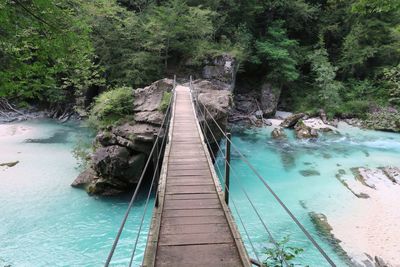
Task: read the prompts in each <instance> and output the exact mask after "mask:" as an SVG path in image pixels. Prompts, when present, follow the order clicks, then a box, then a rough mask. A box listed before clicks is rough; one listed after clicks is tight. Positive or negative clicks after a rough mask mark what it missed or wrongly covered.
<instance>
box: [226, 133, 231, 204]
mask: <svg viewBox="0 0 400 267" xmlns="http://www.w3.org/2000/svg"><path fill="white" fill-rule="evenodd" d="M230 166H231V133H226V144H225V203H226V205H229V183H230Z"/></svg>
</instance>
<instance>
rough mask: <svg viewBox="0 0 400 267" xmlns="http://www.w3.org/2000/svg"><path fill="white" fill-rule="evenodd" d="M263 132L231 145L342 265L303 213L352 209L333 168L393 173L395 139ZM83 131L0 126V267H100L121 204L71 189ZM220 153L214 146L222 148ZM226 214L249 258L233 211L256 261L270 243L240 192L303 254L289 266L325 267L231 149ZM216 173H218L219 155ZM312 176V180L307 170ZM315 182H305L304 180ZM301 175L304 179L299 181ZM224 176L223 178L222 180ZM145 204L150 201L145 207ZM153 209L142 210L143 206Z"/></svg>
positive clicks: (345, 132)
mask: <svg viewBox="0 0 400 267" xmlns="http://www.w3.org/2000/svg"><path fill="white" fill-rule="evenodd" d="M271 130H272V128H263V129H258V130H244V131H236V132H234V135H233V142H234V144H235V145H236V146H237V147H238V148H239V150H240V151H241V152H242V153H243V154H244V156H245V157H247V159H248V160H249V161H250V162H251V164H253V165H254V166H255V167H256V169H257V170H258V171H259V172H260V173H261V175H262V176H263V177H264V178H265V179H266V180H267V182H268V183H269V184H270V185H271V187H272V188H273V189H274V190H275V191H276V193H277V194H278V195H279V197H280V198H281V199H282V200H283V201H284V202H285V204H286V205H287V206H288V207H289V208H290V209H291V210H292V212H293V213H294V214H295V215H296V216H297V218H298V219H299V220H300V221H301V222H302V223H303V224H304V226H305V227H306V228H307V229H308V230H309V231H310V232H311V234H312V235H313V236H314V237H315V239H316V240H317V242H319V243H320V244H321V246H322V247H323V248H324V249H325V250H326V251H327V252H328V254H329V255H330V256H331V257H332V258H333V260H334V261H335V263H336V264H337V265H338V266H347V265H348V261H347V259H346V257H345V256H343V252H342V251H341V250H340V249H338V247H337V246H335V244H334V242H332V240H330V239H329V238H326V237H324V235H322V234H321V233H320V232H319V231H318V230H317V228H316V226H315V224H313V222H312V220H311V217H310V213H311V212H315V213H322V214H325V215H326V216H327V218H328V221H329V220H330V218H334V217H335V216H336V215H337V216H339V215H340V216H342V215H343V210H346V211H349V209H350V210H351V208H352V205H354V203H356V202H355V201H356V200H355V197H354V195H352V194H351V193H350V192H349V190H348V189H347V188H345V187H344V186H343V185H342V184H341V183H340V182H339V181H338V180H337V179H336V178H335V174H336V173H337V172H338V170H339V169H344V170H345V171H347V172H349V171H350V168H352V167H359V166H369V167H379V166H386V165H390V164H392V165H397V166H399V165H400V160H399V157H398V155H399V153H400V135H397V134H392V133H382V132H374V131H363V130H359V129H356V128H352V127H349V126H345V125H342V126H340V127H339V130H340V131H341V133H342V134H341V135H326V136H323V137H321V138H320V139H319V140H318V141H316V142H310V141H299V140H296V139H295V138H294V137H293V133H291V132H290V131H288V134H289V140H288V141H284V142H276V141H274V140H272V139H271V138H270V132H271ZM92 136H93V135H92V134H91V133H90V131H89V130H88V129H86V128H84V127H82V126H81V125H80V124H78V123H69V124H59V123H56V122H54V121H51V120H38V121H30V122H22V123H14V124H7V125H0V163H3V162H12V161H17V160H18V161H19V163H18V164H17V165H15V166H14V167H0V183H1V184H0V266H9V265H11V266H101V265H102V264H104V261H105V259H106V258H107V254H108V252H109V250H110V248H111V246H112V242H113V239H114V237H115V235H116V232H117V230H118V227H119V224H120V222H121V219H122V217H123V215H124V212H125V210H126V207H127V205H128V201H129V196H126V197H119V198H115V197H114V198H96V197H90V196H88V195H87V194H86V192H84V191H83V190H80V189H75V188H72V187H70V184H71V182H72V181H73V179H74V178H75V177H76V176H77V175H78V173H79V165H78V161H77V159H75V158H74V157H73V154H72V150H73V149H74V147H76V145H77V144H78V145H81V144H82V143H88V142H90V139H91V138H92ZM222 145H223V144H222ZM232 156H233V158H232V166H233V169H235V170H234V171H232V178H231V189H230V191H231V202H230V206H231V209H232V210H233V214H234V216H235V219H236V220H237V223H238V225H239V229H240V230H241V231H242V234H243V239H244V241H245V244H246V247H247V248H248V249H249V251H252V249H251V245H250V242H249V241H248V240H247V238H246V233H245V231H244V228H243V227H242V226H241V224H240V222H239V217H238V216H239V215H238V213H237V212H236V211H235V209H234V206H233V203H235V204H236V206H237V207H238V210H239V214H240V216H241V218H242V219H243V221H244V225H245V228H246V230H247V231H248V233H249V236H250V239H251V240H252V242H253V245H254V247H255V249H256V253H257V255H254V254H253V253H252V252H251V253H250V254H251V255H252V257H257V256H258V257H260V258H261V259H264V258H265V255H264V254H263V252H264V251H265V247H270V246H271V242H270V240H269V238H268V235H267V233H266V232H265V229H264V227H263V226H262V223H260V220H259V218H258V216H257V214H256V213H255V212H254V211H253V209H252V207H251V204H250V203H249V201H248V200H247V197H246V195H245V194H244V193H243V190H244V191H246V192H247V193H248V195H249V198H250V199H251V201H252V203H253V204H254V205H255V207H257V210H258V212H259V215H260V217H261V218H262V219H263V222H264V223H265V224H266V226H268V228H269V229H270V231H271V234H272V235H273V238H274V239H276V240H278V241H279V240H282V239H283V238H284V237H285V236H289V240H290V241H289V243H288V244H289V245H290V246H295V247H302V248H304V249H305V251H304V252H303V253H302V254H300V256H298V257H297V260H296V262H299V263H307V264H308V265H309V266H318V267H319V266H328V265H327V264H325V262H324V260H323V258H322V257H321V255H320V254H319V253H318V251H317V250H316V249H314V248H313V247H312V246H311V244H310V242H308V241H307V240H306V238H305V237H304V235H303V234H302V233H301V232H300V230H299V229H298V228H297V226H296V225H295V224H294V223H293V222H292V221H291V220H290V218H289V217H288V215H287V214H286V213H285V212H284V210H283V209H282V208H281V207H280V206H279V205H278V204H277V202H276V201H275V200H274V199H273V198H272V197H271V194H269V193H268V192H267V191H266V190H265V187H264V186H263V184H262V183H261V182H260V181H259V180H258V178H257V177H256V176H255V175H254V174H253V172H252V171H251V170H250V169H249V167H248V166H247V165H246V164H245V163H244V162H243V161H242V160H240V155H239V154H238V153H237V152H235V151H234V149H233V151H232ZM219 157H220V159H219V160H218V161H217V163H216V166H217V169H218V168H219V169H221V168H222V162H221V155H219ZM315 171H318V172H319V175H316V172H315ZM310 173H311V174H314V176H309V174H310ZM304 175H306V176H304ZM221 176H223V175H221ZM151 201H153V200H151ZM144 202H145V196H144V195H141V196H140V197H139V201H138V202H137V204H136V206H135V207H134V209H133V210H134V212H133V213H132V214H131V215H130V217H129V219H128V223H127V228H126V230H125V231H124V232H123V235H122V238H121V241H120V244H119V246H118V247H117V251H116V254H115V256H114V260H113V262H112V263H113V264H112V266H127V263H128V262H129V258H130V253H131V251H132V248H133V245H134V240H135V238H136V234H137V231H138V226H139V222H140V219H141V216H142V212H143V206H144ZM152 204H153V203H150V204H149V207H152ZM150 217H151V208H150V209H149V210H148V211H147V212H146V216H145V227H144V229H143V231H142V234H141V237H140V239H139V244H138V250H137V252H136V254H135V264H136V266H137V264H139V263H140V262H141V257H142V256H143V252H144V248H145V244H146V236H147V232H148V226H149V223H150Z"/></svg>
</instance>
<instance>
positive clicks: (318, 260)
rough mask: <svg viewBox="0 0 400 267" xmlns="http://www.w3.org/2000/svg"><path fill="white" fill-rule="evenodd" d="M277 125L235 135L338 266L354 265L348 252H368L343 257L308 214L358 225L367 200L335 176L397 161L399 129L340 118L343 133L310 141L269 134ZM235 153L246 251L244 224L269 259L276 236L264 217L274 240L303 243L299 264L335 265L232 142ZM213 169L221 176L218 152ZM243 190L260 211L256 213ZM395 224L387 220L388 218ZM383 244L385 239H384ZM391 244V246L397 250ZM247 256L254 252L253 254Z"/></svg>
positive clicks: (235, 196) (234, 186)
mask: <svg viewBox="0 0 400 267" xmlns="http://www.w3.org/2000/svg"><path fill="white" fill-rule="evenodd" d="M272 129H273V127H266V128H263V129H258V130H240V131H236V132H234V134H233V139H232V141H233V143H234V144H235V146H236V147H237V148H238V150H239V151H241V152H242V153H243V155H244V156H245V157H246V158H247V159H248V161H249V162H250V163H251V164H252V165H253V166H254V167H255V168H256V169H257V171H258V172H259V173H260V174H261V175H262V176H263V178H264V179H265V180H266V181H267V182H268V183H269V185H270V186H271V188H272V189H273V190H274V191H275V192H276V194H277V195H278V196H279V197H280V198H281V199H282V201H283V202H284V203H285V204H286V205H287V207H288V208H289V209H290V210H291V211H292V212H293V213H294V215H295V216H296V217H297V218H298V219H299V221H300V222H301V223H302V224H303V225H304V226H305V228H306V229H307V230H308V231H309V232H310V233H311V234H312V236H313V237H314V238H315V239H316V241H317V242H318V243H319V244H320V245H321V246H322V248H323V249H324V250H325V251H326V252H327V253H328V255H329V256H330V257H331V258H332V259H333V260H334V262H335V263H336V265H337V266H349V265H350V266H351V265H352V264H351V262H349V260H348V256H350V257H357V256H359V255H361V254H363V251H357V248H356V249H355V250H354V251H348V253H347V254H348V256H346V255H345V254H346V253H344V252H343V251H342V250H341V249H340V247H339V246H337V244H336V243H335V242H334V240H332V238H330V237H331V236H330V235H329V234H326V233H325V234H323V231H322V232H321V231H320V230H321V228H320V227H318V226H316V225H315V223H313V222H315V221H314V220H312V216H310V215H312V214H315V213H321V214H324V215H326V217H327V219H328V222H330V221H332V222H334V221H335V219H337V218H341V220H343V221H347V222H348V223H349V227H350V226H351V227H354V226H353V225H352V213H353V211H356V210H357V208H358V206H360V205H368V204H367V203H368V202H367V201H369V200H365V199H359V198H357V197H355V196H354V195H353V194H352V193H351V192H350V191H349V190H348V189H347V188H346V187H345V186H344V185H343V184H342V183H341V182H340V181H339V180H338V179H336V174H338V172H339V171H340V170H342V171H343V170H344V171H345V172H346V175H347V176H352V174H351V170H350V169H351V168H354V167H369V168H375V167H383V166H400V157H399V155H400V135H399V134H396V133H385V132H377V131H369V130H361V129H358V128H354V127H351V126H348V125H347V124H343V123H342V124H340V125H339V127H338V129H339V131H340V133H341V134H340V135H336V134H325V135H322V136H320V138H319V139H318V140H316V141H306V140H298V139H296V138H295V137H294V134H293V131H290V130H286V133H287V135H288V137H289V138H288V140H286V141H276V140H273V139H272V138H271V137H270V135H271V131H272ZM222 147H223V145H222ZM232 156H233V158H232V162H231V166H232V169H233V170H231V189H230V191H231V202H230V207H231V209H232V210H233V213H234V216H235V219H236V221H237V223H238V224H239V228H240V230H241V232H242V236H243V239H244V241H245V244H246V247H247V248H248V251H252V248H251V244H250V242H249V240H248V238H246V233H245V231H244V228H246V230H247V231H248V233H249V236H250V239H251V240H252V242H253V245H254V247H255V251H256V253H257V254H258V255H259V256H260V257H261V258H262V257H263V256H264V258H265V254H264V255H263V252H265V247H271V241H270V239H269V238H268V234H267V232H266V230H265V228H264V227H263V225H262V223H261V221H260V218H259V217H261V219H262V220H263V222H264V223H265V224H266V226H267V227H268V228H269V230H270V231H271V232H272V236H273V238H274V239H275V240H277V241H281V240H283V238H285V237H286V236H289V240H290V241H289V242H288V244H286V246H293V247H298V248H304V249H305V251H304V252H303V253H302V254H300V256H298V257H297V260H295V261H294V262H296V263H302V264H304V265H305V264H307V265H309V266H330V265H329V264H327V263H326V261H325V260H324V259H323V258H322V256H321V254H320V253H319V252H318V251H317V250H316V249H315V248H314V247H313V246H312V244H311V242H309V241H307V238H306V237H305V236H304V234H303V233H302V232H301V231H300V229H299V228H298V227H297V226H296V225H295V223H294V222H293V221H292V220H291V219H290V217H289V216H288V214H287V213H286V212H285V211H284V209H283V208H282V207H281V206H280V205H279V204H278V203H277V201H276V200H275V199H274V198H273V197H272V195H271V194H270V193H269V192H268V191H267V190H266V187H265V186H264V184H263V183H262V182H261V181H260V180H259V178H258V177H257V176H256V175H255V174H254V172H253V171H252V170H251V169H250V168H249V166H248V165H247V164H245V162H244V161H243V160H242V158H241V156H240V154H239V153H238V152H237V151H236V150H235V149H234V148H232ZM216 167H217V172H219V173H220V175H219V176H220V177H222V176H223V173H224V171H223V159H222V156H221V153H220V154H219V160H218V161H217V164H216ZM351 178H352V177H351ZM352 179H353V178H352ZM221 183H223V179H221ZM394 186H398V185H394ZM245 192H246V193H247V194H248V195H249V198H250V200H251V202H252V203H253V205H254V206H255V207H256V209H257V211H258V213H259V214H260V216H258V215H257V214H256V212H255V211H254V209H253V207H252V204H251V203H250V201H249V200H248V199H247V197H246V194H245ZM391 201H392V200H391ZM394 201H397V202H398V200H394ZM234 202H235V204H236V206H237V208H238V210H239V215H240V216H241V217H242V219H243V221H244V227H243V226H241V224H240V221H239V216H238V213H237V212H236V211H235V209H234V204H233V203H234ZM364 203H366V204H364ZM371 212H372V210H371ZM395 212H396V211H395ZM397 213H398V211H397ZM370 219H371V220H373V219H374V218H370ZM390 223H391V221H389V220H388V221H387V224H390ZM394 223H396V222H394ZM345 227H347V226H345ZM322 230H323V229H322ZM383 231H384V229H382V232H383ZM388 234H389V235H390V233H388ZM345 237H346V238H351V237H350V236H345ZM350 241H351V240H350ZM350 243H351V242H350ZM382 245H385V244H380V246H382ZM389 249H390V248H389V247H388V250H389ZM391 249H392V251H393V249H395V248H391ZM250 254H251V255H252V256H253V257H255V255H254V253H250ZM363 256H365V255H363ZM394 263H396V262H394Z"/></svg>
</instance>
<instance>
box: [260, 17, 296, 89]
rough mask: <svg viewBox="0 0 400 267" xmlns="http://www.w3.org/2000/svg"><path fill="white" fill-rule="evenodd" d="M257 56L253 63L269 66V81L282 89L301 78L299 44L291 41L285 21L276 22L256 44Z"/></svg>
mask: <svg viewBox="0 0 400 267" xmlns="http://www.w3.org/2000/svg"><path fill="white" fill-rule="evenodd" d="M255 48H256V56H255V57H254V59H253V62H255V63H257V64H261V63H265V64H267V66H268V69H269V71H268V74H267V77H266V78H267V79H268V80H270V81H271V82H273V83H275V84H277V85H278V86H279V87H281V86H282V85H283V84H285V83H287V82H291V81H294V80H296V79H297V78H298V77H299V71H298V70H297V68H296V66H297V59H296V52H295V51H296V49H297V48H298V42H297V41H296V40H292V39H289V38H288V36H287V33H286V30H285V29H284V28H283V21H275V22H274V23H273V24H272V25H271V26H270V27H268V31H267V35H266V37H264V38H261V39H260V40H257V41H256V43H255Z"/></svg>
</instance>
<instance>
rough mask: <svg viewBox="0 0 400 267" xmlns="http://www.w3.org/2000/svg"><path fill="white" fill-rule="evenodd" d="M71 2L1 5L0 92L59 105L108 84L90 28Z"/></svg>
mask: <svg viewBox="0 0 400 267" xmlns="http://www.w3.org/2000/svg"><path fill="white" fill-rule="evenodd" d="M74 3H75V2H73V1H72V0H71V1H63V2H56V1H41V0H32V1H10V0H7V1H5V2H3V3H2V6H1V9H0V27H1V29H0V31H1V32H2V34H1V35H0V50H1V52H0V61H1V62H0V66H1V67H0V85H1V87H0V88H1V90H0V96H3V97H7V98H18V99H20V100H27V101H32V100H35V101H40V102H43V103H48V104H54V103H62V102H64V101H66V100H67V98H69V97H70V98H73V96H74V94H75V93H76V92H77V91H81V90H86V89H88V88H89V87H92V86H100V85H102V84H103V80H102V78H101V74H100V69H99V68H98V66H96V65H95V64H94V57H95V56H94V53H93V48H92V45H91V42H90V39H89V28H88V27H87V25H86V24H85V23H84V22H82V21H81V20H79V18H77V17H76V16H75V15H76V12H77V11H76V10H75V9H74Z"/></svg>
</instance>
